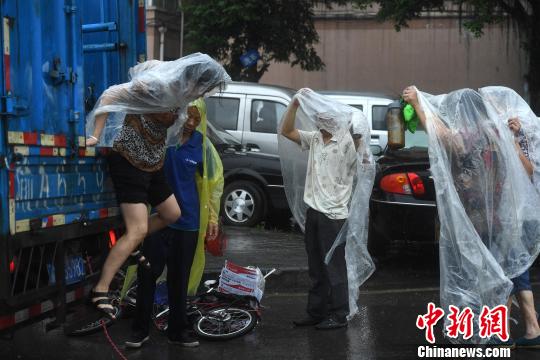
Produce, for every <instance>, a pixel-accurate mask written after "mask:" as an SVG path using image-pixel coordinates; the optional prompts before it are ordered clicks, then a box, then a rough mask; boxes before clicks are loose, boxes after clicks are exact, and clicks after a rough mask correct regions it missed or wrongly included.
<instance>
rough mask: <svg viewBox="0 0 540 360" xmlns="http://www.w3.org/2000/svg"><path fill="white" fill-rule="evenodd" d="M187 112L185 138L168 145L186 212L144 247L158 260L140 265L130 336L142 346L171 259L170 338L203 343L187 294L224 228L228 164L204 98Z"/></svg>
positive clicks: (170, 170)
mask: <svg viewBox="0 0 540 360" xmlns="http://www.w3.org/2000/svg"><path fill="white" fill-rule="evenodd" d="M187 115H188V118H187V120H186V122H185V124H184V126H183V129H182V132H181V134H180V137H181V139H180V144H179V145H176V146H172V147H169V148H168V149H167V153H166V159H165V166H164V168H165V175H166V178H167V181H168V183H169V185H170V186H171V188H172V189H173V192H174V195H175V197H176V199H177V201H178V204H179V206H180V209H181V213H182V216H181V217H180V218H179V219H178V220H177V221H176V222H175V223H173V224H171V225H169V226H168V227H167V228H165V229H163V230H161V231H160V232H158V233H156V234H154V235H152V236H149V237H147V238H146V239H145V241H144V244H143V250H142V251H143V253H144V256H145V257H146V258H147V259H148V260H149V262H150V263H151V264H152V266H151V267H150V269H148V268H145V267H142V266H139V268H138V273H137V278H138V282H139V285H138V289H137V306H136V310H135V319H134V323H133V327H132V330H133V331H132V334H131V337H130V338H129V339H128V341H126V342H125V345H126V346H127V347H131V348H139V347H141V346H142V344H143V343H144V342H146V341H148V340H149V330H150V329H149V327H150V320H151V316H152V310H153V306H154V293H155V288H156V280H157V279H158V278H159V277H160V276H161V273H162V272H163V269H164V267H165V265H167V288H168V300H169V309H170V312H169V320H168V329H167V335H168V338H169V343H172V344H178V345H181V346H185V347H195V346H198V345H199V342H198V341H197V339H195V338H193V337H192V336H191V335H190V334H189V332H188V328H189V323H188V319H187V316H186V297H187V291H188V283H189V282H190V273H191V277H192V278H193V275H194V274H193V273H198V272H197V271H196V270H193V269H198V268H199V267H200V265H201V256H202V267H203V268H204V241H205V238H206V239H207V240H212V239H213V238H215V237H216V236H217V233H218V221H217V218H218V212H219V201H220V198H221V194H222V192H223V167H222V165H221V161H220V159H219V156H218V154H217V152H216V151H215V149H214V148H213V146H212V144H211V143H210V141H209V140H208V139H206V136H205V133H206V107H205V104H204V101H203V100H202V99H199V100H197V101H195V102H193V103H191V104H190V106H189V107H188V111H187ZM199 125H200V126H199ZM198 128H199V129H198ZM203 159H204V160H203ZM212 180H214V181H212ZM201 253H202V254H201ZM194 259H195V261H194ZM198 281H200V279H198ZM198 281H197V284H198Z"/></svg>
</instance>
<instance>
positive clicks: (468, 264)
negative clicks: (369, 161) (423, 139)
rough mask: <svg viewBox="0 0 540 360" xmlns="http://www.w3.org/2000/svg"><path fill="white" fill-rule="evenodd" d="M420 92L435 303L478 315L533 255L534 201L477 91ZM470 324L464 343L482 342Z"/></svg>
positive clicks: (502, 299) (537, 235) (537, 230)
mask: <svg viewBox="0 0 540 360" xmlns="http://www.w3.org/2000/svg"><path fill="white" fill-rule="evenodd" d="M418 98H419V101H420V104H421V106H422V108H423V110H424V113H425V116H426V122H427V129H426V130H427V132H428V134H429V158H430V165H431V168H430V169H431V173H432V175H433V180H434V182H435V189H436V194H437V209H438V212H439V220H440V228H441V232H440V239H439V242H440V244H439V246H440V277H441V287H440V296H441V304H442V306H443V308H444V309H445V311H446V312H447V313H448V307H449V305H454V306H457V307H458V308H460V310H463V309H464V308H465V307H470V308H471V310H472V311H473V313H474V314H475V318H476V319H478V317H479V315H480V313H481V310H482V306H484V305H486V306H489V307H494V306H497V305H501V304H506V302H507V300H508V297H509V295H510V292H511V289H512V282H511V281H510V279H511V278H514V277H516V276H518V275H520V274H522V273H523V272H524V271H525V270H527V269H528V268H529V267H530V265H531V264H532V263H533V261H534V260H535V259H536V257H537V255H538V252H539V250H540V243H539V240H540V227H539V219H540V206H539V205H540V202H539V200H540V199H539V197H538V194H537V193H536V191H534V188H533V185H532V183H531V181H530V179H529V177H528V176H527V174H526V172H525V169H524V167H523V165H522V164H521V162H520V160H519V158H518V155H517V152H516V149H515V147H514V141H513V139H512V135H511V133H510V131H509V129H508V127H507V126H506V125H505V124H503V123H502V122H501V121H500V120H499V118H498V117H499V115H498V114H497V112H496V110H495V109H494V108H493V107H492V106H491V105H490V104H489V103H488V102H486V101H484V99H483V98H482V96H481V95H480V94H479V93H478V92H476V91H474V90H470V89H462V90H457V91H454V92H451V93H449V94H445V95H439V96H432V95H430V94H427V93H421V92H419V93H418ZM446 321H447V322H448V318H446ZM476 324H477V322H476V321H475V332H474V336H473V337H472V338H471V339H470V340H469V341H468V342H472V343H485V342H486V341H487V339H482V338H480V337H479V336H478V328H477V327H476ZM446 325H448V324H446ZM451 340H452V341H454V342H467V341H465V340H463V339H462V338H458V339H451Z"/></svg>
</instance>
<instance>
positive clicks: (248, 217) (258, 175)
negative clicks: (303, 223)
mask: <svg viewBox="0 0 540 360" xmlns="http://www.w3.org/2000/svg"><path fill="white" fill-rule="evenodd" d="M208 137H209V138H210V140H211V141H212V143H213V144H214V145H215V147H216V149H217V151H218V152H219V154H220V157H221V161H222V163H223V176H224V178H225V184H224V189H223V197H222V201H221V215H222V218H223V221H224V222H225V224H228V225H236V226H253V225H256V224H257V223H259V222H260V221H261V220H263V219H264V218H265V216H266V214H268V213H269V212H274V213H279V215H281V217H287V218H288V217H290V210H289V205H288V203H287V198H286V195H285V188H284V186H283V176H282V175H281V163H280V161H279V159H278V158H275V157H268V156H266V155H265V154H261V153H259V152H258V151H253V149H251V148H250V144H248V145H247V146H243V145H242V144H241V143H240V141H239V140H238V139H236V138H235V137H234V136H232V135H231V134H230V133H228V132H227V131H226V130H223V129H221V128H220V127H218V126H216V125H215V124H210V123H209V124H208ZM274 215H275V214H274Z"/></svg>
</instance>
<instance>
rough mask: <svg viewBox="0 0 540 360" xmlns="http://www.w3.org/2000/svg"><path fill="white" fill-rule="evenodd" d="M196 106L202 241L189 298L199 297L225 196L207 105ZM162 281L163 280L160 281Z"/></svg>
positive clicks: (129, 277) (130, 276)
mask: <svg viewBox="0 0 540 360" xmlns="http://www.w3.org/2000/svg"><path fill="white" fill-rule="evenodd" d="M189 105H190V106H196V107H197V109H198V110H199V113H200V115H201V123H200V124H199V127H198V128H197V131H199V132H200V133H201V134H202V136H203V147H202V151H203V174H202V176H201V175H200V174H199V172H196V175H195V176H196V179H195V181H196V183H197V190H198V192H199V203H200V220H199V239H198V242H197V248H196V249H195V256H194V257H193V264H192V265H191V272H190V275H189V283H188V295H195V294H196V293H197V289H198V287H199V283H200V282H201V278H202V275H203V271H204V266H205V254H204V241H205V238H206V230H207V229H208V224H209V223H212V224H217V223H218V218H219V207H220V202H221V195H222V194H223V165H222V163H221V159H220V157H219V154H218V152H217V151H216V149H215V148H214V145H212V142H211V141H210V140H209V139H208V138H207V137H206V124H207V119H206V104H205V103H204V100H203V99H202V98H199V99H197V100H195V101H193V102H191V103H190V104H189ZM136 270H137V266H136V265H133V266H130V267H129V268H128V270H127V273H126V277H125V279H124V284H123V286H122V292H121V297H122V298H123V297H124V296H125V294H126V292H127V290H128V289H129V287H130V286H131V283H132V282H133V280H134V279H135V276H136V275H137V271H136ZM158 281H159V280H158Z"/></svg>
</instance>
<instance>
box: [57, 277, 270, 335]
mask: <svg viewBox="0 0 540 360" xmlns="http://www.w3.org/2000/svg"><path fill="white" fill-rule="evenodd" d="M275 271H276V269H272V270H271V271H269V272H268V273H267V274H266V275H265V276H264V278H265V279H266V278H267V277H268V276H269V275H271V274H272V273H274V272H275ZM117 279H118V280H120V281H123V283H124V289H127V290H125V293H124V294H123V295H122V294H121V292H120V291H115V292H113V304H115V305H114V307H115V309H116V310H117V312H116V313H117V314H118V315H117V318H119V317H120V316H121V314H124V313H126V312H128V309H134V308H135V306H136V299H137V287H138V286H137V282H136V280H135V281H133V282H131V283H130V284H126V281H125V279H126V272H119V274H118V276H117ZM217 283H218V282H217V281H216V280H207V281H205V282H204V286H205V287H206V288H207V290H206V292H204V293H202V294H200V295H197V296H195V297H191V298H188V300H187V302H186V308H187V315H188V320H189V322H190V324H192V326H193V330H194V331H195V333H196V334H197V335H198V336H200V337H201V338H204V339H209V340H228V339H232V338H236V337H239V336H242V335H245V334H247V333H249V332H250V331H251V330H253V329H254V328H255V326H256V325H257V324H258V323H259V321H260V320H261V313H262V306H261V305H260V303H259V301H258V300H257V299H256V298H255V297H251V296H240V295H234V294H225V293H221V292H219V291H218V289H217ZM126 286H127V287H126ZM164 293H166V282H165V281H160V282H159V283H158V284H156V295H155V300H154V302H155V303H154V310H153V315H152V322H153V323H154V326H155V327H156V328H157V329H158V330H159V331H166V330H167V325H168V315H169V306H168V302H167V298H166V296H163V294H164ZM102 322H104V323H105V325H107V326H108V325H110V324H111V323H112V320H111V319H110V318H108V317H107V316H103V317H101V318H99V319H97V320H94V321H91V322H89V323H84V324H81V325H80V326H75V327H74V328H72V329H70V330H69V331H66V327H65V328H64V332H65V333H66V335H71V336H80V335H87V334H90V333H93V332H96V331H98V330H100V329H101V328H102V326H103V325H102Z"/></svg>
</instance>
